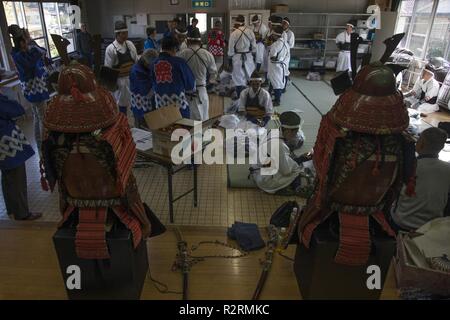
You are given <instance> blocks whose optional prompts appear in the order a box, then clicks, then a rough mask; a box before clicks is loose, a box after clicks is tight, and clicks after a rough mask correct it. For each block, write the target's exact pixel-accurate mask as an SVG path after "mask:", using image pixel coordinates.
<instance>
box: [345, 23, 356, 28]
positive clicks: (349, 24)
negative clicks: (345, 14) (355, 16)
mask: <svg viewBox="0 0 450 320" xmlns="http://www.w3.org/2000/svg"><path fill="white" fill-rule="evenodd" d="M347 26H349V27H352V28H354V27H355V26H354V25H352V24H351V23H347Z"/></svg>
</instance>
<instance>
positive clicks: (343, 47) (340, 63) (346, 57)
mask: <svg viewBox="0 0 450 320" xmlns="http://www.w3.org/2000/svg"><path fill="white" fill-rule="evenodd" d="M354 28H355V26H354V25H353V23H351V22H349V23H347V27H346V29H345V30H344V31H342V32H341V33H339V34H338V35H337V37H336V45H337V47H338V49H339V50H340V52H339V56H338V60H337V64H336V72H342V71H349V72H351V71H352V64H351V57H350V43H351V40H352V37H351V35H352V33H353V29H354Z"/></svg>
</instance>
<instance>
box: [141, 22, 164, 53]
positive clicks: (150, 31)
mask: <svg viewBox="0 0 450 320" xmlns="http://www.w3.org/2000/svg"><path fill="white" fill-rule="evenodd" d="M147 49H154V50H156V51H158V52H159V51H160V50H161V44H160V42H159V41H158V40H156V29H155V28H152V27H148V28H147V40H145V42H144V50H147Z"/></svg>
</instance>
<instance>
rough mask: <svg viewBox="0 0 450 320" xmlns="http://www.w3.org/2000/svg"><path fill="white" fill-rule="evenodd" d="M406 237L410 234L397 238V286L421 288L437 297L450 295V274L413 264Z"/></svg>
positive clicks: (395, 259)
mask: <svg viewBox="0 0 450 320" xmlns="http://www.w3.org/2000/svg"><path fill="white" fill-rule="evenodd" d="M406 237H408V234H407V233H404V232H400V233H399V234H398V236H397V255H396V257H395V258H394V266H395V277H396V280H397V286H398V287H399V288H407V287H412V288H419V289H422V290H425V291H426V292H428V293H431V294H436V295H443V296H448V295H450V274H449V273H445V272H442V271H438V270H433V269H431V268H430V269H428V268H427V269H425V268H420V267H417V266H416V265H414V264H412V263H411V262H410V259H409V258H408V253H407V250H406V248H405V244H404V243H403V241H404V239H405V238H406Z"/></svg>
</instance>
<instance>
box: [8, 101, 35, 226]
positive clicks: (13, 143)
mask: <svg viewBox="0 0 450 320" xmlns="http://www.w3.org/2000/svg"><path fill="white" fill-rule="evenodd" d="M24 114H25V110H24V109H23V107H22V106H21V105H20V104H19V103H17V102H15V101H13V100H10V99H8V98H7V97H6V96H4V95H2V94H1V93H0V134H1V138H0V140H1V146H0V170H1V172H2V189H3V199H4V200H5V206H6V212H7V214H8V215H9V216H11V217H12V216H14V218H15V219H16V220H30V221H31V220H36V219H39V218H40V217H42V214H41V213H31V212H30V211H29V209H28V195H27V171H26V166H25V162H26V161H27V160H28V159H30V158H31V157H32V156H33V155H34V151H33V148H31V145H30V143H29V142H28V140H27V138H26V137H25V135H24V134H23V132H22V131H21V130H20V128H19V127H18V126H17V124H16V121H15V120H16V119H17V118H19V117H21V116H23V115H24Z"/></svg>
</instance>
